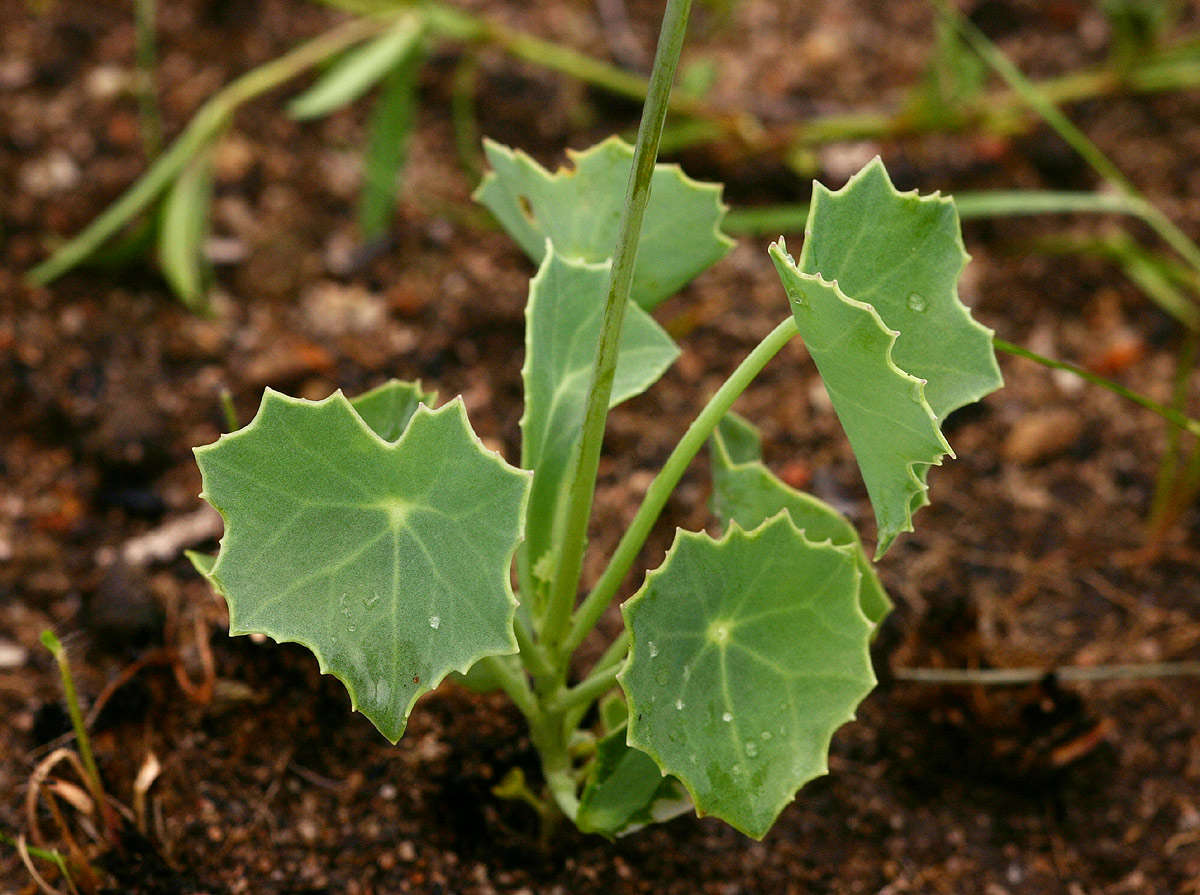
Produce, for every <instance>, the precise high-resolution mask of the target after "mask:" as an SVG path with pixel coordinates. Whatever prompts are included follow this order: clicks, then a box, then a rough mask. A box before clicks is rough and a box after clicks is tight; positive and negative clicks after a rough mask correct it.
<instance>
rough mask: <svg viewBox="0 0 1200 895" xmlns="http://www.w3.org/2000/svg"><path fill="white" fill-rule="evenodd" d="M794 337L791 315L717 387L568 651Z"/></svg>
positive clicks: (599, 585) (591, 600) (651, 493)
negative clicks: (737, 407) (720, 427)
mask: <svg viewBox="0 0 1200 895" xmlns="http://www.w3.org/2000/svg"><path fill="white" fill-rule="evenodd" d="M794 335H796V321H795V320H794V319H793V318H791V317H788V318H787V319H786V320H784V321H783V322H781V323H780V324H779V325H778V326H776V327H775V328H774V329H773V330H771V332H770V333H768V334H767V336H766V338H764V339H763V340H762V341H761V342H759V343H758V345H757V346H755V348H754V350H753V351H751V352H750V353H749V354H748V355H746V358H745V360H743V361H742V362H741V363H740V364H739V365H738V367H737V369H736V370H734V371H733V373H731V374H730V376H729V378H728V379H726V380H725V382H724V383H723V384H722V385H721V387H720V388H719V389H717V391H716V394H714V395H713V396H712V397H711V398H710V399H709V400H708V403H707V404H706V405H704V409H703V410H701V411H700V413H699V415H698V416H697V417H696V419H695V420H693V421H692V424H691V425H690V426H688V429H687V431H686V432H685V433H684V435H683V438H681V439H680V440H679V443H678V444H677V445H676V446H675V449H674V450H673V451H671V454H670V456H669V457H667V461H666V462H665V463H664V464H663V468H662V469H661V470H660V471H659V473H658V475H657V476H655V478H654V481H653V482H651V483H650V487H649V488H647V489H646V496H645V497H644V498H642V505H641V506H640V507H638V511H637V513H636V515H635V516H634V517H633V521H632V522H630V523H629V528H628V529H626V531H625V534H624V536H622V538H621V541H620V543H618V544H617V549H616V550H615V551H614V553H613V556H612V559H611V560H609V563H608V567H607V568H606V569H605V570H604V572H603V574H602V575H601V576H600V580H599V581H597V582H596V586H595V587H594V588H592V592H591V593H590V594H588V595H587V598H586V599H585V600H584V601H583V603H582V604H581V605H580V607H579V610H578V611H577V612H576V613H575V617H574V619H573V620H572V623H571V631H570V633H569V634H568V636H567V639H566V641H565V643H564V644H563V647H564V650H565V651H567V652H573V651H574V650H575V649H577V648H578V647H579V644H581V643H582V642H583V639H584V638H585V637H586V636H587V635H588V632H589V631H591V630H592V628H594V627H595V626H596V623H597V622H598V621H599V620H600V616H601V615H603V614H604V610H605V609H606V608H607V607H608V604H609V603H610V602H611V601H612V599H613V597H614V596H616V593H617V589H618V588H619V587H620V586H621V582H622V581H623V580H624V579H625V575H626V574H627V573H628V572H629V570H630V568H632V566H633V563H634V561H635V560H636V559H637V556H638V553H639V552H641V549H642V545H643V544H645V542H646V538H647V537H649V535H650V530H651V529H652V528H653V527H654V523H655V522H656V521H657V520H658V516H659V514H660V513H661V512H662V509H663V507H664V506H666V504H667V499H668V498H669V497H670V496H671V492H672V491H674V490H675V486H676V485H677V484H679V480H680V479H681V478H683V474H684V472H685V471H686V470H687V468H688V465H689V464H690V463H691V462H692V458H694V457H695V456H696V454H697V453H699V451H700V448H702V447H703V446H704V443H705V442H706V441H707V440H708V437H709V436H710V435H711V434H712V432H713V430H714V429H715V428H716V427H717V424H718V423H720V422H721V419H722V418H723V417H724V416H725V414H726V413H727V412H728V411H729V408H730V407H732V406H733V402H734V401H735V400H737V398H738V396H739V395H740V394H741V393H742V392H744V391H745V390H746V387H747V386H749V385H750V383H751V382H752V381H753V379H754V377H755V376H757V375H758V374H759V373H760V372H761V371H762V368H763V367H765V366H766V365H767V362H768V361H770V360H771V358H773V357H774V356H775V355H776V354H778V353H779V351H780V350H781V349H782V348H783V346H784V345H786V344H787V343H788V342H789V341H790V340H791V338H792V336H794Z"/></svg>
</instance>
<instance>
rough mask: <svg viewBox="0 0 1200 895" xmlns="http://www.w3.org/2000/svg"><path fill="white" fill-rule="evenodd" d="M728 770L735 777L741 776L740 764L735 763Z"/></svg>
mask: <svg viewBox="0 0 1200 895" xmlns="http://www.w3.org/2000/svg"><path fill="white" fill-rule="evenodd" d="M729 770H730V771H732V772H733V776H735V777H740V776H742V766H741V765H740V764H735V765H734V766H733V767H731V768H730V769H729Z"/></svg>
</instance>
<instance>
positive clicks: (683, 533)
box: [617, 510, 879, 840]
mask: <svg viewBox="0 0 1200 895" xmlns="http://www.w3.org/2000/svg"><path fill="white" fill-rule="evenodd" d="M781 524H782V525H786V526H787V527H789V528H790V529H791V530H792V531H793V532H795V533H796V534H797V535H799V536H800V538H801V539H802V540H803V541H804V542H805V543H806V544H807V545H808V546H810V547H818V548H822V547H824V548H828V549H830V550H834V551H836V552H838V553H841V554H842V555H843V556H845V557H846V558H847V559H848V560H849V561H850V568H851V571H852V572H853V573H854V578H855V581H856V583H861V581H862V573H861V572H860V571H859V570H858V568H857V566H856V564H855V563H854V556H853V551H852V549H851V546H850V545H848V544H843V545H839V544H834V543H833V540H832V539H830V538H826V539H825V540H823V541H811V540H809V538H808V536H807V535H806V534H805V533H804V530H803V529H801V528H798V527H797V526H796V524H795V523H794V522H793V521H792V518H791V516H790V515H789V514H788V512H787V510H780V511H779V512H778V513H776V514H775V515H773V516H771V517H770V518H768V519H766V520H764V521H763V523H762V524H761V525H759V526H758V527H757V528H753V529H751V530H750V531H746V530H745V529H743V528H742V527H741V526H740V525H738V524H737V522H736V521H734V520H730V522H729V526H728V527H727V528H726V530H725V533H724V534H723V535H722V536H721V537H719V538H714V537H713V536H712V535H710V534H708V533H706V532H702V531H701V532H697V531H687V530H686V529H682V528H676V529H675V539H674V541H673V542H672V543H671V546H670V547H669V548H668V549H667V552H666V555H665V556H664V557H663V561H662V563H660V564H659V566H658V568H656V569H652V570H651V571H649V572H647V573H646V577H645V579H644V580H643V582H642V586H641V587H640V588H638V591H637V593H635V594H634V595H633V596H632V597H630V598H629V599H628V600H626V601H625V602H624V603H622V604H621V618H622V621H623V622H624V624H625V628H626V629H627V630H628V631H630V633H631V634H632V631H633V626H632V625H631V624H630V621H629V618H628V614H627V609H628V608H629V607H630V606H631V605H632V604H634V602H635V601H636V600H638V599H639V597H640V596H641V595H642V594H643V593H645V592H646V591H647V589H648V588H649V585H650V583H651V581H652V580H653V579H655V578H657V577H659V576H661V575H662V574H663V572H664V570H666V569H667V567H668V566H669V565H670V563H671V560H672V558H673V557H674V555H675V552H676V550H677V549H678V548H679V546H680V545H681V544H683V543H684V542H687V541H692V542H695V541H701V542H704V541H707V542H709V543H711V544H713V545H714V546H716V547H718V548H719V547H721V546H722V545H724V544H727V543H729V542H730V540H731V539H732V538H733V537H734V536H735V535H737V536H740V537H742V538H744V539H746V540H748V541H749V540H757V539H760V538H762V536H763V534H764V533H765V531H766V530H767V529H768V528H769V527H771V526H774V525H781ZM853 611H854V612H855V613H856V614H857V615H858V617H859V619H860V620H861V621H862V622H863V624H864V625H865V626H866V627H867V629H868V630H873V629H874V625H872V624H871V620H870V619H869V618H867V616H866V613H864V612H863V611H862V604H861V602H860V601H859V599H858V596H857V594H856V595H855V599H854V608H853ZM637 648H638V643H637V639H636V638H633V637H631V638H630V644H629V655H628V656H627V658H626V660H625V665H624V667H623V668H622V669H621V671H620V673H619V674H618V675H617V683H619V684H620V685H621V690H622V692H623V693H624V694H625V700H626V702H627V703H628V705H629V718H630V722H629V723H628V724H627V726H626V735H625V744H626V745H627V746H629V747H630V748H632V749H638V750H639V751H641V752H644V753H646V754H647V755H649V756H650V758H652V759H653V760H654V763H655V764H656V765H658V769H659V771H661V772H662V775H663V776H664V777H666V776H672V777H674V778H675V779H676V780H678V781H679V782H680V783H681V784H682V785H683V788H684V789H685V790H687V794H688V795H689V796H690V797H691V799H692V804H693V805H694V806H695V809H696V816H697V817H707V816H708V815H709V814H710V813H711V812H709V811H706V810H705V808H704V806H702V805H701V804H700V799H699V797H698V795H697V793H696V791H695V790H694V789H693V788H692V786H691V785H690V784H689V783H688V781H687V780H686V779H685V777H683V776H680V773H679V771H677V770H673V769H671V768H668V767H666V766H665V765H664V763H663V759H662V757H661V756H660V755H659V754H658V753H657V752H656V751H655V750H654V749H652V748H650V747H649V746H648V745H647V744H645V743H641V742H638V741H637V737H636V736H635V732H634V724H633V719H634V718H635V717H636V715H637V703H636V702H635V700H634V697H633V694H632V693H630V692H629V690H628V689H627V688H626V687H625V674H626V672H627V671H628V669H629V667H630V666H631V665H632V663H633V658H634V656H635V655H636V651H637ZM867 656H868V658H867V671H868V675H869V684H870V686H869V687H868V689H867V693H868V694H869V693H870V692H871V690H873V689H874V688H875V686H876V685H877V684H878V683H879V680H878V678H877V677H876V676H875V669H874V667H873V665H872V663H871V661H870V652H869V650H868V651H867ZM864 683H866V681H864ZM863 698H864V699H865V698H866V697H865V695H864V697H863ZM860 703H861V700H860ZM857 718H858V713H857V712H856V711H854V710H853V709H851V710H850V711H849V713H848V714H847V715H846V716H845V717H843V718H841V719H840V720H838V721H837V723H836V724H835V725H834V726H832V727H831V728H830V730H829V734H828V736H826V737H824V738H823V742H821V743H820V746H821V750H820V753H821V761H820V765H819V773H817V774H815V775H813V776H812V777H809V778H808V779H807V780H805V781H803V782H801V783H800V785H799V786H797V787H796V788H795V789H794V790H793V791H792V792H791V794H790V795H786V796H785V797H784V798H782V799H780V800H779V803H778V804H777V805H775V806H773V807H772V815H771V816H772V821H771V824H769V825H768V826H767V827H766V828H765V829H763V830H761V831H756V830H747V829H743V828H742V827H741V826H739V825H738V824H736V823H734V822H733V821H731V820H729V819H728V818H726V817H724V816H722V815H717V814H714V815H713V816H715V817H720V818H721V820H723V821H725V823H727V824H729V825H730V826H731V827H733V828H734V829H735V830H738V831H739V832H741V833H744V834H745V835H747V836H749V837H751V838H752V839H756V840H761V839H762V838H763V837H764V836H765V835H766V834H767V833H768V832H769V831H770V827H771V826H773V825H774V821H775V819H778V817H779V815H780V814H781V813H782V812H783V810H784V809H785V808H787V806H788V805H789V804H791V803H792V802H793V801H795V799H796V794H797V793H799V792H800V790H801V789H803V788H804V787H805V786H806V785H807V784H808V783H810V782H812V781H813V780H815V779H817V777H822V776H824V775H826V774H828V773H829V749H830V746H831V744H832V743H833V736H834V734H836V733H837V732H838V731H839V730H840V729H841V728H842V727H844V726H845V725H846V724H848V723H850V722H851V721H855V720H857ZM684 771H685V772H686V769H684Z"/></svg>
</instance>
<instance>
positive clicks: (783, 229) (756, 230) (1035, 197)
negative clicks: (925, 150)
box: [723, 190, 1147, 236]
mask: <svg viewBox="0 0 1200 895" xmlns="http://www.w3.org/2000/svg"><path fill="white" fill-rule="evenodd" d="M952 198H953V199H954V206H955V208H957V209H958V216H959V217H960V218H961V219H963V220H964V221H965V220H971V219H978V218H995V217H1016V216H1021V215H1035V214H1125V215H1130V216H1132V217H1135V218H1140V219H1142V220H1145V215H1146V208H1147V204H1146V202H1145V201H1143V200H1142V199H1140V198H1137V197H1134V196H1128V195H1125V194H1123V193H1096V192H1074V191H1059V190H984V191H981V192H966V193H955V194H954V196H953V197H952ZM807 221H808V204H807V203H803V202H801V203H796V204H793V205H769V206H763V207H761V208H736V209H733V210H732V211H730V212H729V213H728V214H726V215H725V220H724V222H723V226H724V229H725V230H726V231H727V232H729V233H739V234H744V235H747V236H776V235H778V234H780V233H800V232H802V231H803V230H804V225H805V224H806V223H807Z"/></svg>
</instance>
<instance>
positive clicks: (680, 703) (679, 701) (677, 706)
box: [675, 699, 683, 712]
mask: <svg viewBox="0 0 1200 895" xmlns="http://www.w3.org/2000/svg"><path fill="white" fill-rule="evenodd" d="M675 711H677V712H682V711H683V700H682V699H676V700H675Z"/></svg>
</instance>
